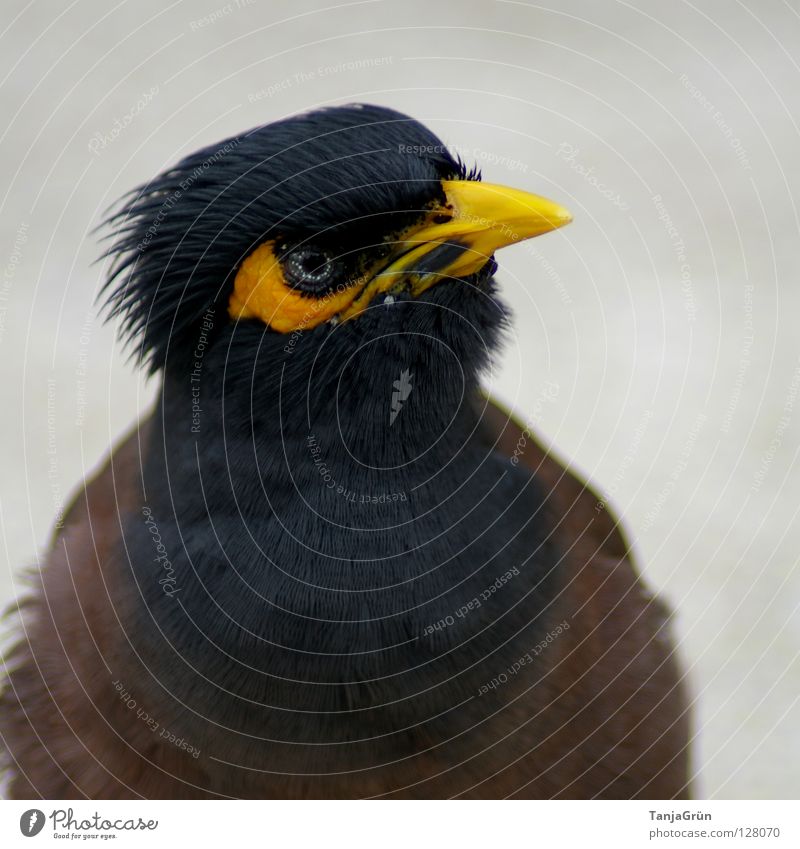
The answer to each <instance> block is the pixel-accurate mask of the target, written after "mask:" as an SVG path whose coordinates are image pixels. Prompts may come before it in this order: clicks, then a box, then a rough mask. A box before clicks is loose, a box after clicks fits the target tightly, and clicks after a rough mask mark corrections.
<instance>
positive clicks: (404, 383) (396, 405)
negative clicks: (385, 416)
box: [389, 369, 413, 426]
mask: <svg viewBox="0 0 800 849" xmlns="http://www.w3.org/2000/svg"><path fill="white" fill-rule="evenodd" d="M412 377H413V375H412V374H411V372H410V371H409V370H408V369H405V371H401V372H400V378H399V380H395V381H394V382H393V383H392V387H393V388H394V392H392V410H391V414H390V416H389V425H390V426H391V425H393V424H394V420H395V419H396V418H397V417H398V416H399V415H400V410H402V409H403V404H404V403H405V402H406V401H407V400H408V396H409V395H410V394H411V389H412V386H411V378H412Z"/></svg>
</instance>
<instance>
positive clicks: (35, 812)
mask: <svg viewBox="0 0 800 849" xmlns="http://www.w3.org/2000/svg"><path fill="white" fill-rule="evenodd" d="M43 828H44V812H43V811H40V810H39V809H38V808H31V809H30V810H29V811H25V813H24V814H23V815H22V816H21V817H20V818H19V830H20V831H21V832H22V833H23V834H24V835H25V837H36V835H37V834H38V833H39V832H40V831H41V830H42V829H43Z"/></svg>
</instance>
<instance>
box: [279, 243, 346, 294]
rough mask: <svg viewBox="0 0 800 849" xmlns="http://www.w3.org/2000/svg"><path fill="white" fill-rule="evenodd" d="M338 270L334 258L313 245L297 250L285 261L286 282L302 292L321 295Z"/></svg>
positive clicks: (288, 255) (289, 254)
mask: <svg viewBox="0 0 800 849" xmlns="http://www.w3.org/2000/svg"><path fill="white" fill-rule="evenodd" d="M338 270H339V269H338V263H337V262H336V261H335V260H334V258H333V256H332V255H331V254H329V253H328V252H327V251H325V250H323V249H321V248H318V247H314V246H313V245H306V246H303V247H300V248H295V249H294V250H292V251H291V252H289V253H288V254H287V256H286V257H285V259H284V260H283V272H284V276H285V277H286V282H287V283H288V284H289V285H290V286H291V287H292V288H293V289H299V290H300V291H301V292H312V293H319V292H320V291H322V290H323V289H326V288H328V287H329V286H330V285H331V283H332V282H333V280H334V278H335V276H336V273H337V271H338Z"/></svg>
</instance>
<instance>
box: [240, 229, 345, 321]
mask: <svg viewBox="0 0 800 849" xmlns="http://www.w3.org/2000/svg"><path fill="white" fill-rule="evenodd" d="M358 291H359V287H358V281H353V280H344V281H342V282H341V283H340V284H339V285H338V286H336V288H334V289H333V290H332V291H331V292H328V293H326V294H324V295H319V296H315V295H308V294H304V293H303V292H299V291H298V290H296V289H293V288H292V287H291V286H290V285H289V284H288V283H287V282H286V278H285V277H284V274H283V268H282V267H281V262H280V260H279V259H278V257H277V256H276V253H275V242H272V241H270V242H264V244H262V245H259V246H258V247H257V248H256V249H255V250H254V251H253V252H252V253H251V254H250V255H249V256H248V257H247V258H246V259H245V260H244V262H243V263H242V265H241V267H240V268H239V271H238V272H237V274H236V278H235V280H234V283H233V292H232V293H231V297H230V300H229V301H228V314H229V315H230V316H231V318H236V319H239V318H258V319H260V320H261V321H263V322H264V323H265V324H267V325H268V326H269V327H271V328H272V329H273V330H277V331H278V332H279V333H292V332H293V331H295V330H306V329H311V328H312V327H316V326H317V325H318V324H322V323H323V322H324V321H328V320H329V319H331V318H333V316H335V315H337V314H338V313H340V312H342V310H344V309H345V307H347V306H348V305H349V304H350V303H351V301H352V300H353V298H354V297H355V295H356V294H357V292H358Z"/></svg>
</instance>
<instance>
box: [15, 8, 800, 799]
mask: <svg viewBox="0 0 800 849" xmlns="http://www.w3.org/2000/svg"><path fill="white" fill-rule="evenodd" d="M3 26H4V27H6V29H5V30H4V31H3V34H2V49H1V50H0V79H1V80H2V85H1V87H0V92H1V93H2V104H3V111H4V119H5V120H4V121H3V122H2V125H1V126H0V163H2V180H1V181H0V183H1V184H0V188H1V189H2V197H3V200H2V230H1V231H0V232H2V253H1V254H0V260H1V262H0V265H2V269H3V271H2V279H0V369H2V383H1V384H0V385H1V386H2V407H3V409H2V438H0V468H1V469H2V475H1V476H0V523H1V527H0V535H1V536H2V559H3V561H4V562H3V563H2V564H0V599H2V600H6V599H10V598H12V597H13V595H14V594H15V592H16V590H17V586H18V584H15V580H14V577H13V570H14V569H16V568H17V567H19V566H22V565H24V564H31V563H33V564H35V563H36V560H37V557H38V556H39V555H40V554H41V553H42V552H43V550H44V547H45V545H46V543H47V539H48V535H49V533H50V529H51V526H52V522H53V520H54V517H55V516H56V515H57V514H58V512H59V510H60V509H61V506H62V503H63V501H64V500H65V499H66V498H68V497H69V495H70V493H71V491H72V489H73V487H74V486H75V485H76V484H77V483H78V481H80V480H81V479H82V478H83V477H84V475H85V474H87V472H89V471H90V470H91V469H92V468H93V467H94V466H95V465H96V464H97V463H98V461H99V460H100V458H101V457H102V455H103V454H104V453H105V452H106V450H107V448H108V446H109V444H110V442H111V441H112V440H114V439H115V438H117V437H118V436H119V435H120V434H121V433H122V432H123V431H124V430H125V429H126V428H127V427H128V425H129V424H130V423H131V422H132V421H133V420H134V419H135V417H136V416H137V414H138V413H139V412H140V411H143V410H145V409H147V407H148V405H149V403H150V402H151V399H152V398H153V396H154V393H155V391H156V388H157V385H156V383H155V382H153V381H150V382H148V381H145V380H144V379H143V378H142V377H141V376H139V375H138V374H137V373H136V372H135V370H134V369H133V368H132V367H131V366H130V365H129V364H128V363H127V362H126V358H125V352H124V351H123V350H121V348H120V346H119V345H118V344H117V343H116V342H115V338H114V328H113V327H110V326H106V325H103V324H102V322H101V320H100V319H99V318H98V315H97V310H96V305H95V297H96V294H97V291H98V287H99V285H100V283H101V281H102V276H103V271H104V269H103V266H102V264H95V265H93V264H92V263H93V261H94V260H95V259H96V257H97V256H98V254H99V244H98V238H97V236H96V235H95V234H93V233H92V228H94V227H95V226H96V225H97V224H98V222H99V220H100V219H101V217H102V211H103V209H104V208H105V207H106V206H107V205H108V204H110V203H111V202H112V201H113V200H115V199H116V198H117V197H118V196H119V195H120V194H122V193H123V192H125V191H126V190H128V189H130V188H131V187H133V186H134V185H135V184H138V183H140V182H142V181H144V180H146V179H148V178H149V177H150V176H152V175H153V174H154V173H155V172H157V171H158V170H160V169H162V168H163V167H164V166H166V165H167V164H169V163H172V162H173V161H174V160H175V159H176V158H177V157H179V156H182V155H183V154H186V153H189V152H191V151H192V150H193V149H195V148H197V147H199V146H201V145H205V144H208V143H210V142H213V141H216V140H218V139H220V138H222V137H224V136H226V135H229V134H232V133H236V132H238V131H240V130H243V129H245V128H249V127H250V126H252V125H255V124H259V123H263V122H266V121H270V120H273V119H275V118H279V117H281V116H284V115H287V114H290V113H292V112H296V111H298V110H302V109H307V108H310V107H314V106H318V105H320V104H327V103H339V102H346V101H372V102H376V103H381V104H386V105H389V106H393V107H396V108H398V109H401V110H404V111H406V112H409V113H411V114H412V115H414V116H416V117H417V118H419V119H421V120H423V121H425V122H426V123H428V124H429V125H430V126H431V127H432V128H433V129H434V130H435V131H436V132H438V133H439V134H440V135H441V136H442V137H443V139H444V140H445V141H446V142H447V143H449V144H451V145H452V146H453V147H454V148H456V149H457V150H458V151H459V152H460V153H461V155H462V156H463V157H464V158H465V159H467V160H468V161H470V160H473V161H477V163H478V164H479V165H480V166H481V167H482V169H483V175H484V179H486V180H490V181H492V182H499V183H509V184H512V185H517V186H519V187H521V188H525V189H529V190H532V191H536V192H539V193H541V194H544V195H547V196H549V197H552V198H554V199H556V200H558V201H559V202H561V203H563V204H564V205H565V206H567V207H568V208H570V209H571V211H572V212H573V214H574V216H575V222H574V224H572V225H571V226H570V227H568V228H566V229H565V230H562V231H560V232H559V233H558V234H553V235H551V236H548V237H546V238H543V239H537V240H535V241H533V242H530V243H526V244H522V245H517V246H514V247H512V248H509V249H508V250H506V251H504V252H503V253H502V255H501V256H500V257H499V259H500V262H501V280H503V281H504V285H505V291H506V295H507V298H508V300H509V302H510V303H511V304H512V306H513V308H514V310H515V313H516V326H515V331H514V333H513V334H512V335H511V336H510V337H509V341H508V345H507V347H506V350H505V352H504V356H503V357H502V358H501V359H499V360H498V362H497V367H496V369H495V372H494V374H493V376H492V377H491V379H490V380H489V381H488V382H489V384H490V389H491V390H492V391H493V392H495V393H496V394H497V395H498V396H499V397H500V398H501V399H503V400H504V401H506V402H507V403H508V404H510V405H512V406H513V407H514V408H515V409H516V410H517V411H518V412H519V413H520V415H521V416H523V417H525V418H528V419H530V420H533V421H534V422H535V423H536V425H537V427H538V430H539V432H540V433H541V434H542V438H543V439H544V440H545V441H546V442H547V443H548V444H552V445H553V446H554V447H555V450H557V452H558V453H559V455H560V456H561V457H564V458H570V459H571V460H572V461H573V462H574V465H575V467H577V468H578V469H580V470H581V471H582V472H583V473H584V474H586V475H587V476H588V477H590V478H591V480H592V481H593V482H594V483H595V485H596V486H597V487H598V488H599V489H600V491H601V492H602V493H603V494H604V495H605V496H607V497H608V498H609V499H610V501H611V502H612V503H613V505H614V506H615V507H616V508H617V510H618V511H619V512H620V513H621V514H622V515H623V516H624V520H625V524H626V527H627V529H628V532H629V534H630V537H631V539H632V540H633V542H634V544H635V547H636V550H637V552H638V554H639V557H640V563H641V568H642V570H643V572H644V574H645V577H646V580H647V581H648V582H649V584H650V585H651V586H652V587H653V588H655V589H657V590H658V591H659V592H662V593H663V594H664V595H665V596H666V598H667V599H668V600H669V601H670V603H671V604H672V605H673V606H674V607H675V608H676V609H677V611H678V614H677V622H676V626H677V631H678V638H679V640H680V645H681V650H682V654H683V657H684V659H685V662H686V668H687V670H688V676H689V679H690V684H691V688H692V691H693V693H694V697H695V698H696V713H695V729H694V730H695V734H696V740H695V748H694V756H695V758H694V769H695V773H696V792H697V793H698V794H699V795H702V796H711V797H719V798H736V797H781V798H783V797H797V796H798V795H800V774H799V772H800V771H799V770H798V767H797V766H796V765H797V763H798V762H799V761H800V735H799V734H798V733H797V729H798V726H800V705H798V696H800V664H799V663H798V645H799V644H800V639H799V637H800V618H799V617H798V602H799V601H800V570H798V565H797V563H798V549H799V548H800V545H799V544H800V521H799V520H798V511H800V475H798V473H797V470H798V462H797V456H798V447H799V446H800V441H799V440H798V435H799V432H800V330H798V327H797V323H798V317H800V310H799V309H798V307H799V306H800V303H798V302H799V301H800V287H798V285H797V280H798V272H799V271H800V240H798V230H799V227H798V210H797V207H796V204H795V198H796V197H800V192H799V191H798V189H800V169H799V168H798V162H797V160H798V152H799V151H800V145H798V141H799V139H798V136H799V135H800V132H799V131H798V124H797V119H798V116H800V67H798V62H799V61H800V48H799V47H798V45H800V17H798V11H797V5H796V4H795V3H789V2H779V0H758V2H756V0H746V2H736V3H732V2H724V0H700V2H694V3H688V2H686V3H684V2H675V3H664V2H661V0H644V2H636V0H634V2H630V3H623V2H619V3H617V2H613V1H612V0H603V2H597V0H594V1H593V2H590V0H580V2H579V1H578V0H566V1H565V0H559V2H545V3H543V4H535V3H533V2H510V0H498V2H494V0H481V2H477V0H470V2H463V0H459V1H457V0H449V2H437V3H434V2H431V0H403V2H396V0H364V1H363V2H348V3H341V4H338V5H334V3H333V2H331V3H326V2H324V0H317V2H311V3H309V2H300V0H293V2H283V0H269V2H268V0H249V2H248V0H238V2H237V0H231V2H229V3H225V2H222V0H202V2H192V3H188V2H176V3H172V4H171V5H168V6H165V5H163V4H161V3H157V2H132V0H130V1H129V2H121V3H119V4H118V5H116V6H113V5H111V4H108V3H104V2H101V0H78V1H77V2H75V3H72V4H71V5H69V6H67V5H66V4H61V3H56V2H52V3H47V2H32V3H30V4H27V5H25V4H23V3H22V2H17V0H14V2H9V0H6V2H5V3H4V15H3ZM554 387H555V388H554Z"/></svg>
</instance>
